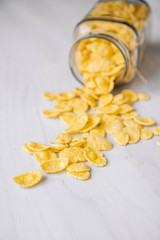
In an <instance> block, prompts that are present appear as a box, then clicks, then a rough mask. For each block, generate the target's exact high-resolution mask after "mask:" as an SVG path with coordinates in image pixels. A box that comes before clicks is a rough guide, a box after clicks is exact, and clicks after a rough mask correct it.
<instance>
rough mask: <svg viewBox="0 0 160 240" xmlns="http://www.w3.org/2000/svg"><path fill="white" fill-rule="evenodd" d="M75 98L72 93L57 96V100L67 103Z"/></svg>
mask: <svg viewBox="0 0 160 240" xmlns="http://www.w3.org/2000/svg"><path fill="white" fill-rule="evenodd" d="M75 97H76V94H75V93H74V92H64V93H59V94H57V99H59V100H63V101H68V100H69V99H73V98H75Z"/></svg>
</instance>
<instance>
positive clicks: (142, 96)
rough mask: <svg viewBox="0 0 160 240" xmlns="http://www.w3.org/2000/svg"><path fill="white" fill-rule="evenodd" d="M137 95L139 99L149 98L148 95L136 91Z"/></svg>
mask: <svg viewBox="0 0 160 240" xmlns="http://www.w3.org/2000/svg"><path fill="white" fill-rule="evenodd" d="M137 97H138V100H139V101H146V100H149V99H150V97H149V96H148V95H147V94H145V93H137Z"/></svg>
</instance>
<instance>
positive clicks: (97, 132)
mask: <svg viewBox="0 0 160 240" xmlns="http://www.w3.org/2000/svg"><path fill="white" fill-rule="evenodd" d="M90 134H94V135H101V136H103V137H104V136H105V134H106V131H105V126H104V124H101V125H98V126H97V127H95V128H93V129H92V130H91V131H90Z"/></svg>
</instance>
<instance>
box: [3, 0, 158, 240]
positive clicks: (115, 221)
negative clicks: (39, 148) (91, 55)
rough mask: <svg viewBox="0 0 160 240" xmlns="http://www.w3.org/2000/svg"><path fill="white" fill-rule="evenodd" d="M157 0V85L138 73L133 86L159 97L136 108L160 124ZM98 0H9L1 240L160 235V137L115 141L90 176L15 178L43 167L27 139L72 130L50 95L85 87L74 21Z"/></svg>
mask: <svg viewBox="0 0 160 240" xmlns="http://www.w3.org/2000/svg"><path fill="white" fill-rule="evenodd" d="M150 3H151V6H152V9H153V32H152V36H153V37H152V44H151V46H150V47H149V49H148V51H147V54H146V57H145V59H144V63H143V66H142V73H143V74H144V76H145V77H146V78H147V79H148V84H147V85H144V84H143V83H142V82H141V81H140V80H139V79H138V78H136V79H135V80H134V81H133V82H132V83H131V84H129V85H128V86H125V87H127V88H131V89H133V90H136V91H142V92H146V93H148V94H149V95H150V96H151V101H149V102H140V103H136V108H137V109H138V112H139V113H141V115H142V116H144V117H145V116H151V117H152V118H154V119H155V120H156V121H157V123H158V124H160V41H159V40H160V31H159V27H160V25H159V24H160V2H159V1H158V0H152V1H150ZM92 5H93V1H89V0H81V1H78V0H67V1H66V0H57V1H55V0H32V1H31V0H29V1H27V0H19V1H18V0H15V1H7V0H6V1H1V2H0V147H1V150H0V240H10V239H12V240H32V239H35V240H36V239H39V240H43V239H46V240H50V239H55V240H63V239H65V240H82V239H83V240H88V239H92V240H97V239H101V240H106V239H107V240H122V239H123V240H159V239H160V148H158V146H157V145H156V141H157V140H158V137H154V138H153V139H152V140H149V141H141V142H140V143H138V144H136V145H129V146H127V147H120V146H117V145H116V144H115V146H114V148H113V150H112V151H110V152H107V153H106V156H107V158H108V160H109V164H108V166H107V167H105V168H96V167H94V168H93V170H92V177H91V179H90V180H89V181H86V182H80V181H78V180H75V179H72V178H70V177H69V176H68V175H66V174H57V175H47V178H46V180H45V181H44V182H43V183H42V184H40V185H39V186H37V187H35V188H32V189H22V188H20V187H19V186H17V185H16V184H14V183H13V182H12V178H13V177H14V176H15V175H17V174H20V173H23V172H26V171H32V170H39V164H38V163H37V162H36V161H35V160H34V159H33V158H32V156H29V155H28V154H27V153H25V152H24V151H23V150H22V149H21V146H22V145H23V143H25V142H28V141H31V140H32V141H37V142H42V143H47V142H49V141H53V140H54V137H55V135H56V134H57V133H59V132H63V131H64V129H65V128H64V125H63V124H62V123H61V122H60V121H59V120H55V121H54V120H49V119H45V118H44V117H43V116H42V114H41V112H42V110H43V109H47V108H48V109H51V108H52V103H50V102H47V101H45V100H44V99H43V98H42V94H43V93H44V91H46V90H48V91H56V92H61V91H66V90H70V89H73V88H74V87H75V86H79V85H78V83H77V82H76V80H75V79H74V78H73V76H72V75H71V73H70V70H69V67H68V52H69V48H70V46H71V43H72V31H73V27H74V25H75V24H76V23H77V22H78V20H80V19H81V18H82V17H83V15H84V14H85V13H86V12H87V11H88V9H89V8H90V7H91V6H92ZM109 139H111V140H112V142H113V143H114V140H113V138H109Z"/></svg>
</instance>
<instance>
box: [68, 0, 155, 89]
mask: <svg viewBox="0 0 160 240" xmlns="http://www.w3.org/2000/svg"><path fill="white" fill-rule="evenodd" d="M150 20H151V14H150V8H149V6H148V4H147V3H146V2H145V1H140V0H127V1H122V0H120V1H118V0H117V1H114V0H113V1H107V0H105V1H99V2H98V3H96V4H95V6H94V7H93V8H92V9H91V11H90V12H89V13H88V14H87V15H86V16H85V17H84V19H82V21H80V22H79V23H78V24H77V26H76V28H75V31H74V43H73V45H72V48H71V50H70V56H69V59H70V68H71V71H72V73H73V75H74V76H75V77H76V79H77V80H78V81H80V82H81V83H83V84H85V85H86V87H88V88H90V89H92V90H94V91H95V90H96V89H99V86H102V83H103V84H104V87H105V86H106V85H108V84H111V85H115V84H116V85H118V84H121V83H126V82H129V81H131V80H132V79H133V78H134V76H135V73H136V69H137V68H138V67H139V65H140V63H141V60H142V57H143V54H144V50H145V48H146V46H147V44H148V42H149V37H150Z"/></svg>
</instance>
